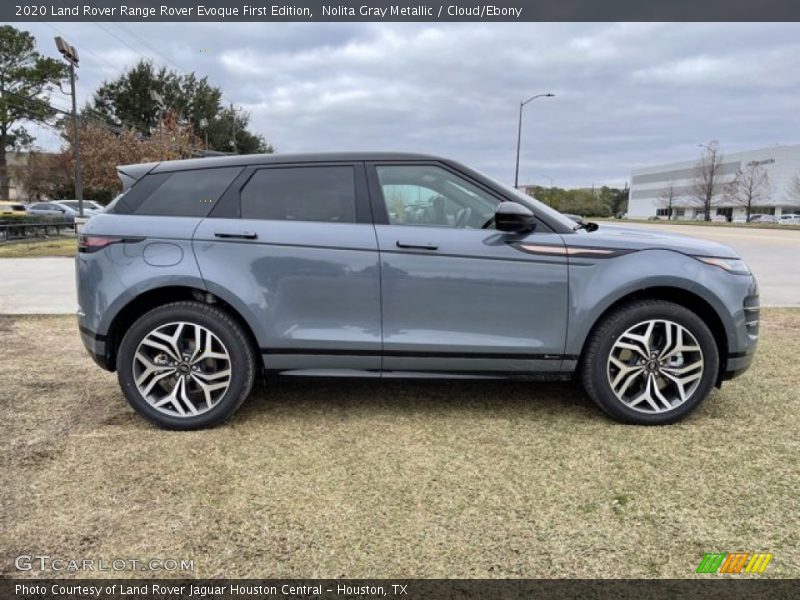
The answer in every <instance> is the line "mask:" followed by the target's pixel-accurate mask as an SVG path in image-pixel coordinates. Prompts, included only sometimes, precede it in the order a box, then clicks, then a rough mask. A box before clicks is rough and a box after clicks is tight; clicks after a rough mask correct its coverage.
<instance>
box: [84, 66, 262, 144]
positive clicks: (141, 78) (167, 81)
mask: <svg viewBox="0 0 800 600" xmlns="http://www.w3.org/2000/svg"><path fill="white" fill-rule="evenodd" d="M152 92H155V93H156V94H157V95H155V96H154V95H153V94H152ZM83 112H84V114H85V115H86V116H87V117H93V118H98V117H99V118H101V119H103V120H104V121H106V122H107V123H108V124H110V125H114V126H118V125H124V126H125V127H130V128H132V129H134V130H135V131H138V132H140V133H142V134H144V135H150V133H151V131H152V130H153V129H155V128H156V127H157V126H158V124H159V121H160V120H161V119H162V118H163V116H164V114H165V112H169V113H172V114H176V115H178V116H179V118H180V119H182V120H185V121H186V122H187V123H188V124H190V125H191V127H192V129H193V130H194V131H195V133H196V134H197V135H198V136H199V137H200V138H201V139H205V137H206V136H207V138H208V148H209V150H217V151H222V152H231V151H233V150H234V147H233V146H232V144H231V141H232V140H233V136H234V132H235V142H236V144H235V150H236V152H238V153H241V154H251V153H254V152H272V151H273V149H272V146H270V145H269V144H268V143H267V141H266V140H265V139H264V136H262V135H260V134H256V133H253V132H251V131H250V130H249V129H248V126H249V122H250V115H249V114H248V113H246V112H244V111H241V110H235V111H232V110H231V108H230V107H228V106H225V105H224V104H223V102H222V90H220V88H218V87H216V86H213V85H211V84H210V83H209V82H208V78H206V77H202V78H198V77H197V76H196V75H195V74H194V73H189V74H181V73H178V72H177V71H171V70H168V69H167V68H165V67H156V66H154V65H153V63H152V62H150V61H146V60H141V61H139V62H138V63H137V64H136V65H134V66H133V67H132V68H131V69H129V70H127V71H126V72H125V73H123V74H122V75H120V76H119V77H118V78H117V79H114V80H113V81H105V82H103V84H102V85H101V86H100V87H99V88H98V89H97V91H95V93H94V95H93V97H92V100H91V101H90V102H89V104H88V105H87V106H86V108H85V109H84V111H83Z"/></svg>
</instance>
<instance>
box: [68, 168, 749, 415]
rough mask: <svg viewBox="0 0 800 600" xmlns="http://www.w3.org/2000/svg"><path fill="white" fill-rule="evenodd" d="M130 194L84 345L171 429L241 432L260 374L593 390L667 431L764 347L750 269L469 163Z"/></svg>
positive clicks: (286, 174)
mask: <svg viewBox="0 0 800 600" xmlns="http://www.w3.org/2000/svg"><path fill="white" fill-rule="evenodd" d="M119 174H120V178H121V179H122V181H123V186H124V189H125V191H124V192H123V194H122V195H120V196H119V197H118V198H116V199H115V200H114V201H113V202H112V203H111V204H110V205H109V206H108V208H107V209H106V210H105V211H104V212H102V213H100V214H97V215H95V216H94V217H92V218H91V219H90V220H89V221H88V223H87V224H86V225H85V228H84V229H83V231H82V234H81V236H80V238H79V244H78V246H79V252H78V256H77V258H76V267H77V280H78V304H79V308H78V326H79V330H80V335H81V339H82V342H83V344H84V345H85V347H86V349H87V350H88V351H89V353H90V354H91V356H92V357H93V358H94V360H95V361H96V362H97V363H98V364H99V365H100V366H102V367H103V368H105V369H108V370H111V371H116V372H117V377H118V381H119V384H120V386H121V388H122V391H123V393H124V395H125V397H126V399H127V400H128V402H129V403H130V404H131V405H132V406H133V408H134V409H135V410H136V411H137V412H138V413H139V414H140V415H142V416H143V417H145V418H147V419H149V420H151V421H153V422H154V423H156V424H158V425H160V426H162V427H166V428H172V429H197V428H202V427H208V426H211V425H215V424H218V423H220V422H222V421H224V420H225V419H227V418H228V417H229V416H231V415H232V414H233V413H234V411H236V409H237V408H238V407H239V406H240V405H241V404H242V402H244V401H245V399H246V398H247V396H248V394H249V393H250V390H251V387H252V385H253V381H254V380H255V378H256V376H257V375H258V374H260V373H272V374H283V375H302V376H309V377H319V376H337V375H344V376H348V377H352V376H360V377H371V378H375V377H382V378H398V377H405V378H421V379H429V378H431V377H439V378H458V379H463V378H482V379H491V380H495V379H521V380H524V381H528V382H529V385H530V386H531V387H532V388H534V387H535V386H537V385H540V384H539V383H538V382H540V381H542V380H548V379H559V380H561V379H570V378H573V377H574V378H576V379H577V380H579V381H580V382H581V383H582V384H583V387H584V389H585V390H586V392H587V393H588V395H589V397H591V398H592V399H593V400H594V402H596V403H597V405H598V406H599V407H600V408H601V409H602V410H604V411H605V412H606V413H607V414H609V415H610V416H611V417H613V418H614V419H617V420H619V421H621V422H624V423H636V424H643V425H661V424H667V423H673V422H675V421H678V420H680V419H682V418H684V417H686V416H687V415H688V414H690V413H691V412H692V411H693V410H694V409H695V408H696V407H697V406H698V404H700V402H701V401H702V400H703V399H704V398H705V397H706V396H707V395H708V393H709V392H710V391H711V389H712V388H713V387H714V386H720V385H722V383H723V382H724V381H725V380H727V379H730V378H732V377H735V376H737V375H738V374H740V373H742V372H743V371H744V370H746V369H747V368H748V367H749V365H750V363H751V361H752V359H753V354H754V352H755V349H756V344H757V339H758V326H759V297H758V287H757V284H756V280H755V278H754V277H753V275H752V274H751V273H750V271H749V270H748V268H747V266H746V265H745V264H744V263H743V262H742V260H741V259H740V258H739V256H738V255H737V254H736V252H735V251H734V250H732V249H730V248H728V247H726V246H723V245H720V244H716V243H712V242H707V241H704V240H700V239H695V238H691V237H687V236H680V235H676V234H671V233H668V232H662V231H656V232H653V231H643V230H641V229H629V228H625V227H620V226H616V225H609V224H603V225H601V226H599V227H591V228H588V229H587V228H584V227H581V226H580V225H578V224H576V223H575V222H574V221H572V220H570V219H568V218H566V217H564V216H563V215H562V214H560V213H558V212H557V211H555V210H553V209H552V208H550V207H548V206H546V205H544V204H542V203H541V202H538V201H537V200H535V199H533V198H531V197H529V196H527V195H525V194H523V193H521V192H519V191H517V190H514V189H513V188H511V187H508V186H505V185H503V184H501V183H498V182H497V181H494V180H492V179H490V178H488V177H486V176H485V175H482V174H480V173H478V172H477V171H474V170H472V169H470V168H468V167H466V166H464V165H461V164H459V163H457V162H454V161H451V160H447V159H443V158H437V157H434V156H427V155H420V154H398V153H375V152H373V153H336V154H307V155H292V154H280V155H276V154H269V155H237V156H226V157H215V158H200V159H193V160H183V161H172V162H161V163H149V164H142V165H127V166H121V167H119ZM589 225H593V224H589ZM268 393H269V391H267V394H268ZM718 401H720V402H722V401H724V399H723V398H720V399H719V400H718Z"/></svg>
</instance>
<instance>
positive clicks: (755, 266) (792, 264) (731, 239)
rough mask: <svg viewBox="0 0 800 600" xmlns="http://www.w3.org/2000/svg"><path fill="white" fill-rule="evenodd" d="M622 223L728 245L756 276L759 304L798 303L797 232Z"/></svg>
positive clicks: (799, 233) (799, 255)
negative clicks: (759, 295)
mask: <svg viewBox="0 0 800 600" xmlns="http://www.w3.org/2000/svg"><path fill="white" fill-rule="evenodd" d="M615 224H616V223H615ZM625 226H626V227H642V228H645V229H658V230H659V231H671V232H674V233H680V234H683V235H691V236H694V237H699V238H703V239H706V240H711V241H714V242H719V243H720V244H725V245H726V246H730V247H731V248H733V249H734V250H736V251H737V252H738V253H739V256H741V258H743V259H744V261H745V262H746V263H747V265H748V266H749V267H750V270H752V271H753V273H754V274H755V276H756V278H757V279H758V285H759V289H760V294H761V305H762V306H796V307H797V306H800V231H797V230H789V229H756V228H744V227H741V228H740V227H736V228H733V227H714V226H702V225H650V224H644V223H626V224H625Z"/></svg>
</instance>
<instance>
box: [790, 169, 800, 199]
mask: <svg viewBox="0 0 800 600" xmlns="http://www.w3.org/2000/svg"><path fill="white" fill-rule="evenodd" d="M789 199H790V201H791V202H792V203H793V204H800V173H798V174H797V175H795V176H794V177H792V182H791V183H790V184H789Z"/></svg>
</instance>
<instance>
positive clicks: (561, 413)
mask: <svg viewBox="0 0 800 600" xmlns="http://www.w3.org/2000/svg"><path fill="white" fill-rule="evenodd" d="M0 339H2V344H0V357H1V358H0V409H2V414H3V418H2V420H1V421H0V423H1V424H0V427H1V428H2V439H3V444H2V446H0V468H2V473H3V479H4V485H3V486H2V487H0V561H2V562H0V572H5V573H6V574H7V575H8V574H11V573H12V569H13V562H12V561H13V558H12V557H14V556H16V555H17V554H19V553H43V554H48V555H50V556H59V557H79V558H83V557H88V558H96V559H97V558H105V559H110V558H114V557H131V558H150V557H171V558H192V559H194V560H195V565H196V571H195V573H194V574H195V575H196V576H199V577H214V576H222V575H226V576H239V577H242V576H248V577H300V576H303V577H314V576H317V577H343V576H344V577H637V576H641V577H691V576H693V573H694V569H695V568H696V566H697V563H698V562H699V560H700V558H701V557H702V555H703V553H704V552H708V551H712V550H719V551H734V550H742V551H769V552H773V553H774V554H775V559H774V561H773V563H772V564H771V565H770V567H769V568H768V569H767V572H766V573H765V574H764V576H768V577H769V576H772V577H799V576H800V551H798V548H800V505H799V504H798V501H797V498H798V496H797V490H798V489H800V438H798V435H797V431H798V430H799V429H800V394H799V393H798V389H800V376H799V375H798V372H797V369H796V357H797V356H798V354H800V311H792V310H770V311H766V312H765V321H764V325H763V337H762V343H761V347H760V351H759V354H758V356H757V360H756V364H755V366H754V368H753V369H751V370H750V371H749V372H748V373H747V374H745V375H744V376H743V377H741V378H740V379H737V380H735V381H733V382H729V383H727V384H725V386H724V387H723V389H722V390H718V391H715V392H714V393H713V394H712V396H711V397H710V398H709V399H708V401H707V402H706V403H704V405H703V406H702V407H701V408H700V409H699V410H698V411H697V412H696V413H695V415H694V416H693V417H691V418H690V419H689V420H688V421H686V422H684V423H681V424H678V425H675V426H671V427H664V428H639V427H629V426H622V425H617V424H615V423H613V422H611V421H609V420H607V419H606V418H605V417H603V416H602V415H601V414H600V412H599V411H598V410H597V409H595V408H594V407H593V406H592V405H591V404H590V403H589V402H588V401H587V400H586V399H585V398H584V396H583V395H582V394H581V393H580V392H579V391H578V390H577V388H576V387H573V386H572V385H566V384H537V383H492V382H457V383H456V382H454V383H432V382H398V381H394V382H379V381H339V380H334V381H331V380H325V381H320V380H278V381H271V382H270V383H269V384H268V385H267V386H266V387H264V386H261V387H259V388H258V389H257V390H256V392H255V393H254V395H253V397H252V398H251V399H250V400H249V401H248V403H247V404H246V405H245V406H244V407H243V409H242V410H241V411H240V412H239V413H238V414H237V415H236V416H235V417H234V418H233V420H232V421H231V422H230V423H229V424H228V425H226V426H223V427H219V428H217V429H214V430H210V431H202V432H194V433H174V432H165V431H161V430H158V429H156V428H154V427H152V426H150V425H149V424H147V423H146V422H145V421H144V420H142V419H141V418H139V417H137V416H136V415H135V414H134V413H133V412H132V410H131V409H130V408H128V407H127V405H126V404H125V403H124V401H123V398H122V394H121V393H120V391H119V390H118V388H117V384H116V379H115V377H114V375H112V374H109V373H105V372H103V371H101V370H99V369H98V368H97V367H95V366H94V364H93V363H92V362H91V360H90V359H89V358H88V357H87V356H86V355H85V354H84V352H83V350H82V348H81V347H80V342H79V340H78V335H77V331H76V326H75V323H74V320H73V319H71V318H66V317H20V318H10V317H4V318H0Z"/></svg>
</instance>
